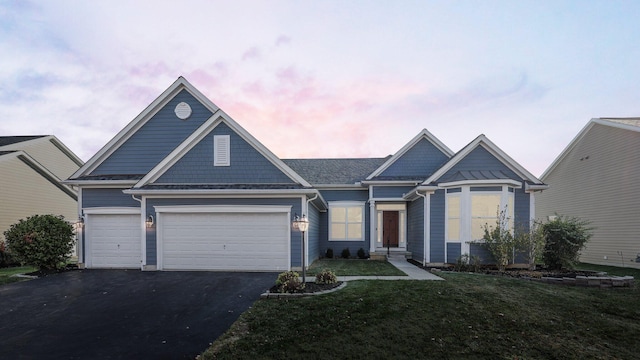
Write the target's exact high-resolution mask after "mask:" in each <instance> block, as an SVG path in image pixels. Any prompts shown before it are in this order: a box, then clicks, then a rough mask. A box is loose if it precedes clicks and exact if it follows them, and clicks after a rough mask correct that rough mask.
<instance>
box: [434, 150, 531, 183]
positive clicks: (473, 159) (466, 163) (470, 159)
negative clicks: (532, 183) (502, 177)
mask: <svg viewBox="0 0 640 360" xmlns="http://www.w3.org/2000/svg"><path fill="white" fill-rule="evenodd" d="M473 170H494V171H498V170H499V171H503V172H504V173H505V174H507V175H508V176H509V178H510V179H514V180H518V181H522V179H521V178H520V177H519V176H518V175H516V173H514V172H513V171H511V169H509V167H507V166H506V165H505V164H504V163H502V161H500V160H498V159H497V158H496V157H495V156H493V155H491V153H490V152H489V151H487V149H485V148H483V147H482V146H478V147H477V148H475V149H474V150H473V151H471V152H470V153H469V154H468V155H467V156H466V157H465V158H464V159H462V160H460V161H459V162H458V163H457V164H455V165H454V166H453V167H452V168H451V169H449V171H447V172H446V173H445V174H444V175H443V176H441V177H440V179H438V180H439V181H446V180H447V179H448V178H450V177H451V176H452V175H454V174H455V173H456V172H458V171H473Z"/></svg>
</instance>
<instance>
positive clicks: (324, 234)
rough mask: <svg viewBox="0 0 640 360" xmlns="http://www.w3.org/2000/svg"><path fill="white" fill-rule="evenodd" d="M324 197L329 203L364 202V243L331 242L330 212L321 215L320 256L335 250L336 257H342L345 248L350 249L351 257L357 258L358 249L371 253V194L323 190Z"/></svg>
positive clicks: (363, 190)
mask: <svg viewBox="0 0 640 360" xmlns="http://www.w3.org/2000/svg"><path fill="white" fill-rule="evenodd" d="M320 193H321V194H322V197H323V198H324V199H325V200H326V201H327V202H332V201H364V202H365V204H364V241H329V217H328V216H329V212H328V211H327V212H324V213H321V214H320V215H321V216H320V219H321V223H322V228H321V231H320V254H321V255H322V256H324V255H325V253H326V251H327V249H328V248H331V249H333V255H334V257H340V253H341V252H342V250H343V249H344V248H348V249H349V251H350V252H351V256H357V253H358V249H360V248H363V249H364V250H365V251H366V252H367V254H368V253H369V233H370V231H369V217H370V215H369V213H370V211H369V203H368V202H367V200H368V199H369V192H368V190H367V189H364V188H363V189H362V190H360V189H358V190H322V191H320Z"/></svg>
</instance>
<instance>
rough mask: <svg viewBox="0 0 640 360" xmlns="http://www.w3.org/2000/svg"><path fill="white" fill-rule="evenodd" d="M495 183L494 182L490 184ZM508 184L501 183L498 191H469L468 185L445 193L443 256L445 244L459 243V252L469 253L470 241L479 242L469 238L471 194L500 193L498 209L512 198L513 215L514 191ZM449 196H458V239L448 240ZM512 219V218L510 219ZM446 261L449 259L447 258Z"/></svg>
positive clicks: (512, 210)
mask: <svg viewBox="0 0 640 360" xmlns="http://www.w3.org/2000/svg"><path fill="white" fill-rule="evenodd" d="M491 185H495V184H491ZM473 186H474V187H475V186H482V185H481V184H474V185H473ZM510 187H511V186H509V185H503V186H502V189H501V190H500V191H499V192H498V191H471V186H470V185H465V186H461V187H460V188H461V191H460V192H455V193H451V194H448V193H445V226H444V234H445V256H448V254H447V250H446V249H447V244H456V243H459V244H461V245H460V253H461V254H465V253H466V254H469V253H470V251H471V243H472V242H475V243H477V242H481V241H478V240H479V239H475V240H474V239H471V233H472V231H471V224H472V221H471V219H472V214H471V195H472V194H478V195H482V194H493V195H495V194H496V193H500V209H501V210H502V209H504V208H505V206H507V205H508V204H509V198H510V197H511V198H513V209H511V210H510V211H511V213H512V215H513V216H515V191H514V192H511V191H509V188H510ZM450 196H460V239H458V240H449V221H448V220H449V197H450ZM512 220H513V219H512ZM447 261H451V260H450V259H447Z"/></svg>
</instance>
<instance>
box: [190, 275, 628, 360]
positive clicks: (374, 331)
mask: <svg viewBox="0 0 640 360" xmlns="http://www.w3.org/2000/svg"><path fill="white" fill-rule="evenodd" d="M438 275H439V276H442V277H443V278H445V280H446V281H411V280H399V281H383V280H377V281H352V282H349V285H348V286H347V287H346V288H345V289H343V290H340V291H338V292H335V293H332V294H325V295H318V296H313V297H308V298H289V299H278V300H274V299H269V300H259V301H257V302H256V303H255V304H254V306H253V307H252V308H251V309H250V310H248V311H247V312H245V313H244V314H242V315H241V316H240V318H239V319H238V321H237V322H236V323H235V324H234V325H233V326H232V327H231V329H230V330H229V331H228V332H227V333H226V334H225V335H223V336H222V337H220V338H219V339H218V340H217V341H216V342H214V343H213V345H212V346H211V347H210V348H209V349H208V350H207V351H206V352H205V353H204V354H203V355H202V358H204V359H213V358H216V359H275V358H277V359H284V358H315V359H334V358H340V359H348V358H360V359H363V358H372V359H387V358H388V359H414V358H427V359H580V358H586V359H632V358H636V357H637V354H638V352H640V338H639V337H638V334H640V302H639V301H638V300H637V299H638V298H639V297H640V290H638V286H637V285H636V286H635V287H633V288H610V289H599V288H597V289H594V288H581V287H565V286H559V285H551V284H543V283H538V282H530V281H525V280H519V279H513V278H503V277H496V276H490V275H480V274H466V273H448V272H442V273H438Z"/></svg>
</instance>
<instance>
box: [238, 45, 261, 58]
mask: <svg viewBox="0 0 640 360" xmlns="http://www.w3.org/2000/svg"><path fill="white" fill-rule="evenodd" d="M258 58H260V49H258V48H257V47H255V46H254V47H251V48H250V49H248V50H247V51H245V52H244V54H242V60H243V61H244V60H252V59H258Z"/></svg>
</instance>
